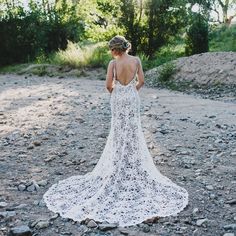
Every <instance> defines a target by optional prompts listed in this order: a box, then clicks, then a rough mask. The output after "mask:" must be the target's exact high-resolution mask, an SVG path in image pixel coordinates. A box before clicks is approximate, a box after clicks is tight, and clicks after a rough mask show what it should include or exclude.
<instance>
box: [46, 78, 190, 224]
mask: <svg viewBox="0 0 236 236" xmlns="http://www.w3.org/2000/svg"><path fill="white" fill-rule="evenodd" d="M114 82H115V87H114V89H113V91H112V93H111V96H110V107H111V114H112V116H111V127H110V132H109V135H108V137H107V141H106V144H105V147H104V149H103V152H102V155H101V157H100V159H99V161H98V163H97V164H96V166H95V167H94V169H93V170H92V171H91V172H89V173H87V174H85V175H76V176H71V177H69V178H67V179H64V180H61V181H59V182H58V183H55V184H53V185H52V186H51V187H50V188H49V189H48V191H47V192H46V193H45V194H44V195H43V199H44V201H45V203H46V205H47V207H48V208H49V209H50V210H51V211H53V212H55V213H59V214H60V215H61V216H62V217H63V218H70V219H73V220H75V221H79V222H81V221H82V220H85V219H86V218H89V219H94V220H95V221H98V222H104V221H105V222H109V223H118V224H119V226H123V227H124V226H130V225H135V224H138V223H141V222H143V221H144V220H146V219H149V218H152V217H154V216H160V217H165V216H169V215H173V214H177V213H178V212H180V211H181V210H183V209H184V208H185V207H186V205H187V204H188V192H187V190H186V189H185V188H183V187H180V186H178V185H176V184H175V183H173V182H172V181H171V180H170V179H169V178H167V177H166V176H164V175H162V174H161V173H160V171H159V170H158V169H157V167H156V166H155V164H154V162H153V159H152V157H151V155H150V153H149V150H148V147H147V144H146V141H145V137H144V133H143V131H142V127H141V119H140V97H139V92H138V91H137V89H136V87H135V84H136V80H135V77H134V78H133V79H132V80H131V81H130V83H129V84H127V85H122V84H121V83H120V82H119V81H117V80H115V81H114Z"/></svg>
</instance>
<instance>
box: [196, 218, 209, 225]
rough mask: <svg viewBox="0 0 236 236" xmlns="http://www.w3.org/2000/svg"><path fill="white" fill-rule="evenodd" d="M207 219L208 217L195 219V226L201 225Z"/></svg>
mask: <svg viewBox="0 0 236 236" xmlns="http://www.w3.org/2000/svg"><path fill="white" fill-rule="evenodd" d="M207 221H208V219H206V218H204V219H199V220H197V222H196V224H197V226H201V225H202V224H204V223H206V222H207Z"/></svg>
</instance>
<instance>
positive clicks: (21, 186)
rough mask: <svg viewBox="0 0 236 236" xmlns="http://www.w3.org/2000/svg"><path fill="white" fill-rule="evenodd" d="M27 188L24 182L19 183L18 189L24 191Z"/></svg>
mask: <svg viewBox="0 0 236 236" xmlns="http://www.w3.org/2000/svg"><path fill="white" fill-rule="evenodd" d="M25 189H26V186H25V185H24V184H19V185H18V190H19V191H21V192H22V191H24V190H25Z"/></svg>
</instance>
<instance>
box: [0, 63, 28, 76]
mask: <svg viewBox="0 0 236 236" xmlns="http://www.w3.org/2000/svg"><path fill="white" fill-rule="evenodd" d="M29 65H30V64H28V63H27V64H14V65H9V66H4V67H0V73H1V74H6V73H17V72H19V71H21V70H23V69H25V68H27V66H29Z"/></svg>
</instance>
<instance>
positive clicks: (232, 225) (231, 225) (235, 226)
mask: <svg viewBox="0 0 236 236" xmlns="http://www.w3.org/2000/svg"><path fill="white" fill-rule="evenodd" d="M224 229H236V224H229V225H225V226H224Z"/></svg>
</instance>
